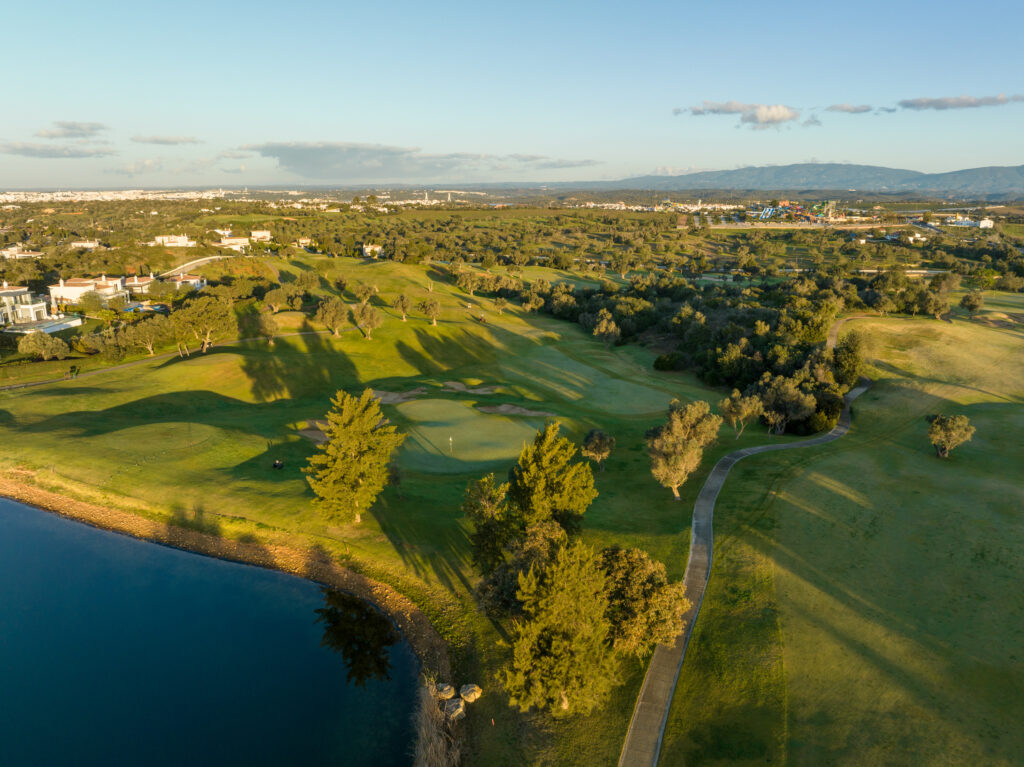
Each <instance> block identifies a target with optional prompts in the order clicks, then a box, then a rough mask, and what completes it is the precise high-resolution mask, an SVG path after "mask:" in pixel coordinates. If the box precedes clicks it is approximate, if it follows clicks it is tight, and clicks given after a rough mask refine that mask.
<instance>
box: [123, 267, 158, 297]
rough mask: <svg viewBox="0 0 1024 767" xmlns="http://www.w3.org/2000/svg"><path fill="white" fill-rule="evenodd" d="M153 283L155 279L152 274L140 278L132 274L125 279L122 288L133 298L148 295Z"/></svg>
mask: <svg viewBox="0 0 1024 767" xmlns="http://www.w3.org/2000/svg"><path fill="white" fill-rule="evenodd" d="M154 282H156V278H155V277H154V276H153V273H152V272H150V274H149V276H148V277H140V276H139V275H137V274H133V275H132V276H131V277H128V278H127V279H125V281H124V286H125V288H126V289H127V290H128V292H129V293H131V294H132V295H133V296H140V295H145V294H146V293H148V292H149V289H150V288H151V287H152V286H153V283H154Z"/></svg>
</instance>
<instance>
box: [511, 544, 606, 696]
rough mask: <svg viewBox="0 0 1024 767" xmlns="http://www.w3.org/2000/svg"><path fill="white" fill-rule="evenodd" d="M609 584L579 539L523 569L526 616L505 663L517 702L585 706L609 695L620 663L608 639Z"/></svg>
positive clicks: (521, 595)
mask: <svg viewBox="0 0 1024 767" xmlns="http://www.w3.org/2000/svg"><path fill="white" fill-rule="evenodd" d="M605 587H606V578H605V575H604V572H602V570H601V568H600V567H599V565H598V560H597V557H596V556H595V554H594V552H593V550H592V549H590V548H589V547H588V546H585V545H584V544H582V543H580V542H578V541H577V542H576V543H574V544H572V545H571V546H566V547H563V548H561V549H560V550H559V551H558V553H557V554H556V555H555V556H554V558H553V559H552V560H551V561H550V563H549V564H548V565H547V567H544V568H543V569H541V568H535V567H532V568H530V570H529V571H528V572H527V573H525V574H523V575H521V576H520V578H519V591H518V593H517V597H518V599H519V601H520V603H521V604H522V609H523V616H522V618H521V619H520V620H517V621H516V622H515V625H514V627H513V634H514V638H513V641H512V663H511V665H510V667H509V668H507V669H506V671H505V689H506V690H507V691H508V694H509V699H510V702H511V703H512V705H513V706H515V707H517V708H518V709H520V710H521V711H528V710H530V709H540V710H547V711H551V712H553V713H555V714H568V713H575V712H581V713H587V712H589V711H592V710H593V709H594V708H596V707H598V706H599V705H601V704H602V703H603V702H604V701H605V699H606V698H607V697H608V694H609V692H610V691H611V689H612V686H613V685H614V684H615V676H616V665H617V664H616V658H615V656H614V655H613V653H612V651H611V648H610V646H609V644H608V632H609V628H610V626H609V623H608V618H607V616H606V612H607V609H608V598H607V596H606V595H605Z"/></svg>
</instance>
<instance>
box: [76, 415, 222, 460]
mask: <svg viewBox="0 0 1024 767" xmlns="http://www.w3.org/2000/svg"><path fill="white" fill-rule="evenodd" d="M230 436H231V435H230V434H229V433H228V432H226V431H224V430H223V429H219V428H217V427H216V426H208V425H206V424H202V423H182V422H177V421H171V422H166V423H147V424H141V425H139V426H129V427H128V428H126V429H118V430H117V431H112V432H110V433H108V434H100V435H97V436H96V437H94V438H93V445H94V447H95V449H98V450H103V451H106V450H112V451H116V452H122V453H130V454H132V455H136V456H143V455H145V456H149V457H154V456H158V455H170V454H173V453H178V452H202V451H204V450H209V449H210V448H212V447H215V446H216V445H218V444H219V443H221V442H223V441H224V440H226V439H229V438H230Z"/></svg>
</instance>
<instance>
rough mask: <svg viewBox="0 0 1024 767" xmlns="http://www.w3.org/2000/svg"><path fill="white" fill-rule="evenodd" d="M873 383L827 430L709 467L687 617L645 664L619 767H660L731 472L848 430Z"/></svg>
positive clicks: (699, 506) (695, 535) (694, 531)
mask: <svg viewBox="0 0 1024 767" xmlns="http://www.w3.org/2000/svg"><path fill="white" fill-rule="evenodd" d="M870 385H871V381H869V380H867V379H862V381H861V383H860V384H859V385H858V386H857V387H856V388H854V389H851V390H850V392H849V393H848V394H847V395H846V397H845V401H846V406H845V407H844V408H843V412H842V414H841V415H840V416H839V421H838V423H837V424H836V427H835V428H834V429H832V431H830V432H829V433H828V434H823V435H822V436H820V437H812V438H811V439H805V440H801V441H800V442H790V443H787V444H777V445H760V446H758V447H747V448H743V449H742V450H736V451H735V452H732V453H729V454H728V455H726V456H723V457H722V458H720V459H719V461H718V463H716V464H715V467H714V468H713V469H712V470H711V474H709V475H708V478H707V480H706V481H705V482H704V486H703V487H702V488H701V490H700V494H699V495H698V496H697V502H696V504H694V507H693V524H692V526H691V528H690V529H691V533H690V557H689V559H688V560H687V562H686V573H685V574H684V575H683V585H684V587H685V589H686V598H687V599H688V600H689V602H690V609H689V610H687V611H686V613H685V614H684V615H683V630H682V632H681V633H680V634H679V636H677V637H676V640H675V643H674V644H672V645H671V646H670V645H658V647H657V648H656V649H655V651H654V656H653V657H652V658H651V663H650V665H649V666H648V667H647V675H646V676H645V677H644V684H643V687H641V688H640V695H639V696H638V697H637V699H636V707H635V708H634V709H633V719H632V720H631V721H630V723H629V730H628V731H627V733H626V741H625V743H623V744H622V753H621V754H620V755H619V767H656V765H657V764H658V756H659V754H660V753H661V740H662V737H663V736H664V735H665V724H666V723H667V721H668V712H669V707H670V706H671V705H672V695H673V693H674V692H675V689H676V681H677V680H678V679H679V672H680V670H681V669H682V667H683V659H684V658H685V657H686V646H687V645H688V644H689V643H690V633H691V632H692V631H693V624H694V623H695V622H696V620H697V614H698V613H699V612H700V606H701V602H703V601H704V590H705V588H706V587H707V584H708V578H710V577H711V558H712V554H713V546H712V518H713V515H714V511H715V500H716V499H717V498H718V493H719V492H720V491H721V489H722V485H723V484H725V479H726V477H728V476H729V470H730V469H732V467H733V466H735V465H736V464H737V463H739V462H740V461H742V460H743V459H744V458H746V457H747V456H750V455H757V454H758V453H768V452H771V451H774V450H793V449H796V448H804V447H814V446H816V445H824V444H825V443H827V442H832V441H833V440H837V439H839V438H840V437H842V436H843V435H844V434H846V432H848V431H849V430H850V405H851V403H852V402H853V401H854V400H855V399H857V397H859V396H860V395H861V394H863V393H864V392H865V391H867V389H868V387H869V386H870Z"/></svg>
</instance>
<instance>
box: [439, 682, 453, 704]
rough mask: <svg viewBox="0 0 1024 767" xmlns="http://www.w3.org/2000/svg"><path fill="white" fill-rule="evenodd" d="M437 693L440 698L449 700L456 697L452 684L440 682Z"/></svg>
mask: <svg viewBox="0 0 1024 767" xmlns="http://www.w3.org/2000/svg"><path fill="white" fill-rule="evenodd" d="M435 694H436V695H437V698H438V700H448V699H449V698H454V697H455V688H454V687H452V686H451V685H450V684H444V683H442V682H439V683H438V685H437V689H436V692H435Z"/></svg>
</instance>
